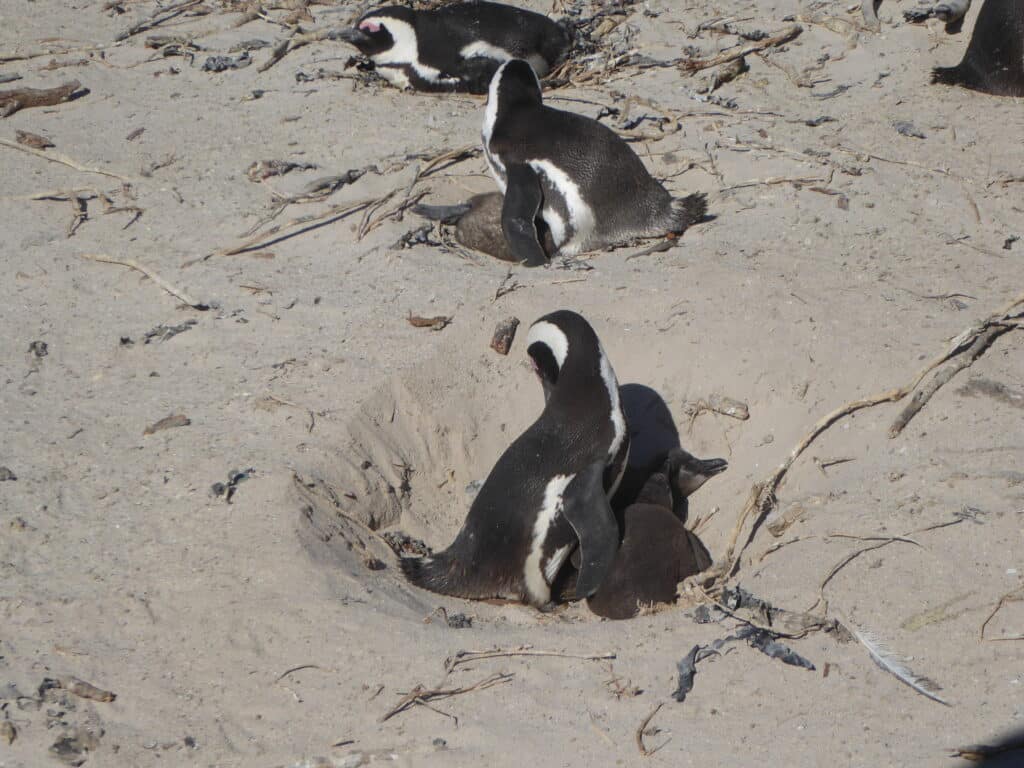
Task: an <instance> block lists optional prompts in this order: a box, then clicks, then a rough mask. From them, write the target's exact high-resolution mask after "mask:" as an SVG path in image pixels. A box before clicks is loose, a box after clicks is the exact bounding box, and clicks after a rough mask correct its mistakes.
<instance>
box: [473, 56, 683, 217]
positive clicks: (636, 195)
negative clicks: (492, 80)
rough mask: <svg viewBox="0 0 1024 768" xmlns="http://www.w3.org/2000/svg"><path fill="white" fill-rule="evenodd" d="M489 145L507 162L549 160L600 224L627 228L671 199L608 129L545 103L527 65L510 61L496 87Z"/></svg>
mask: <svg viewBox="0 0 1024 768" xmlns="http://www.w3.org/2000/svg"><path fill="white" fill-rule="evenodd" d="M489 149H490V151H491V153H492V154H494V155H496V156H497V157H498V158H500V160H501V161H502V163H504V164H505V165H506V166H507V165H509V164H511V163H525V162H527V161H529V160H535V159H538V158H544V159H550V160H551V162H552V163H554V164H555V165H556V166H558V167H559V168H561V169H562V170H563V171H565V172H566V173H567V174H568V175H569V176H570V177H571V178H572V180H573V181H574V182H575V183H576V185H577V186H578V187H579V189H580V193H581V194H582V196H583V199H584V200H585V201H587V203H589V204H590V205H591V207H593V208H594V209H595V212H596V213H597V214H598V215H599V216H600V217H601V219H602V222H601V225H602V227H604V228H608V229H614V228H616V227H618V226H620V224H619V222H621V226H622V227H623V228H626V229H629V228H631V227H632V223H633V222H635V221H636V220H637V219H638V218H640V219H642V218H650V219H656V218H657V217H659V216H660V215H663V213H664V211H666V210H667V209H668V208H669V207H670V206H671V202H672V197H671V195H670V194H669V193H668V191H666V190H665V188H664V187H662V186H661V184H659V183H658V182H657V180H655V179H654V178H653V177H652V176H651V175H650V173H648V171H647V168H646V167H644V164H643V162H642V161H641V160H640V158H639V157H637V155H636V153H635V152H633V150H632V149H630V147H629V145H628V144H627V143H626V142H625V141H624V140H623V139H622V138H620V137H619V136H618V135H617V134H616V133H615V132H614V131H613V130H612V129H611V128H609V127H607V126H606V125H602V124H601V123H599V122H598V121H597V120H593V119H591V118H589V117H586V116H585V115H577V114H575V113H573V112H564V111H562V110H560V109H553V108H551V107H548V106H545V105H544V104H543V102H542V98H541V92H540V85H539V83H538V82H537V78H536V75H534V74H533V71H532V69H531V68H530V66H529V64H527V63H526V62H523V61H510V62H508V64H506V65H505V68H504V69H503V70H502V73H501V81H500V83H499V85H498V109H497V115H496V119H495V125H494V129H493V131H492V133H491V140H490V145H489Z"/></svg>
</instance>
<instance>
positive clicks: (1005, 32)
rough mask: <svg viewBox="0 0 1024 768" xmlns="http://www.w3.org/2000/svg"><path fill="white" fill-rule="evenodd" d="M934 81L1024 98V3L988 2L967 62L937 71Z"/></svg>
mask: <svg viewBox="0 0 1024 768" xmlns="http://www.w3.org/2000/svg"><path fill="white" fill-rule="evenodd" d="M968 5H969V3H968ZM932 82H933V83H941V84H943V85H959V86H961V87H963V88H969V89H971V90H973V91H982V92H984V93H990V94H992V95H993V96H1024V0H985V2H984V4H983V5H982V6H981V10H980V11H978V19H977V21H975V22H974V31H973V32H971V42H970V43H969V44H968V45H967V52H966V53H965V54H964V57H963V59H962V60H961V61H960V63H959V64H957V65H956V66H955V67H936V68H935V69H933V70H932Z"/></svg>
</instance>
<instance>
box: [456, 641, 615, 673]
mask: <svg viewBox="0 0 1024 768" xmlns="http://www.w3.org/2000/svg"><path fill="white" fill-rule="evenodd" d="M507 656H555V657H558V658H560V659H583V660H584V661H604V660H607V659H614V658H615V654H614V653H585V654H579V653H562V652H561V651H537V650H534V649H533V648H530V647H529V646H524V647H522V648H508V649H495V650H493V651H457V652H456V653H455V655H454V656H449V657H448V658H447V659H445V662H444V668H445V670H446V671H448V672H451V671H452V670H453V669H455V668H456V667H457V666H459V665H460V664H469V663H470V662H472V661H480V660H481V659H497V658H503V657H507Z"/></svg>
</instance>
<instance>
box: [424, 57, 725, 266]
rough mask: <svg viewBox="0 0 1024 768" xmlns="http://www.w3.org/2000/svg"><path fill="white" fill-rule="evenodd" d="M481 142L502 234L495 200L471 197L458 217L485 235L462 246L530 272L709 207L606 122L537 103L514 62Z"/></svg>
mask: <svg viewBox="0 0 1024 768" xmlns="http://www.w3.org/2000/svg"><path fill="white" fill-rule="evenodd" d="M483 144H484V153H485V155H486V157H487V164H488V166H489V167H490V169H491V173H492V174H493V176H494V178H495V180H496V181H497V182H498V187H499V188H500V189H501V192H502V194H503V195H504V198H503V200H502V205H501V218H500V235H499V232H498V224H499V222H498V221H495V220H494V217H493V213H494V210H495V208H496V201H495V198H486V199H483V198H475V199H474V200H475V202H471V203H470V206H469V209H468V212H466V213H465V216H467V217H469V219H470V222H471V223H472V226H470V224H467V225H465V228H466V229H467V230H469V229H472V230H473V231H474V232H478V233H484V234H485V235H486V236H481V237H479V238H477V239H476V240H475V241H474V244H470V243H468V242H467V243H464V244H465V245H469V246H470V247H473V248H477V249H478V250H482V251H484V252H486V253H490V254H492V255H495V256H497V257H498V258H506V256H510V257H511V258H509V259H508V260H511V261H517V262H522V263H523V264H525V265H526V266H528V267H536V266H540V265H542V264H546V263H547V261H548V259H549V258H550V257H552V256H553V255H555V254H556V253H557V254H560V255H564V256H574V255H576V254H578V253H580V252H581V251H585V250H597V249H601V248H610V247H613V246H617V245H626V244H629V243H631V242H634V241H636V240H638V239H641V238H646V237H658V236H661V235H666V234H670V233H674V234H679V233H682V232H683V231H685V230H686V228H687V227H688V226H690V224H692V223H694V222H695V221H699V220H700V219H701V218H703V216H704V214H705V211H706V208H707V205H706V201H705V196H704V195H703V194H694V195H690V196H688V197H685V198H683V199H681V200H673V199H672V196H671V195H670V194H669V193H668V192H667V191H666V190H665V188H664V187H663V186H662V185H661V184H660V183H659V182H658V181H657V180H655V179H654V178H653V177H652V176H651V175H650V174H649V173H648V172H647V169H646V168H645V167H644V164H643V163H642V162H641V161H640V158H639V157H637V156H636V153H635V152H633V150H632V149H630V147H629V145H628V144H627V143H626V142H625V141H623V140H622V139H621V138H620V137H619V136H617V135H616V134H615V132H614V131H612V130H611V129H610V128H608V127H607V126H604V125H602V124H601V123H599V122H597V121H596V120H592V119H590V118H589V117H585V116H583V115H577V114H574V113H572V112H563V111H561V110H557V109H552V108H551V107H546V106H544V104H543V102H542V100H541V91H540V82H539V81H538V80H537V76H536V75H535V74H534V72H533V70H532V69H531V68H530V65H529V64H527V63H526V62H524V61H520V60H518V59H516V60H513V61H509V62H506V63H504V64H502V65H501V66H500V67H499V68H498V71H497V72H496V73H495V75H494V79H493V80H491V86H490V89H489V92H488V96H487V108H486V110H485V112H484V124H483ZM428 210H429V209H428V208H421V209H420V212H421V213H423V212H424V211H428ZM445 211H447V213H448V215H451V216H458V215H459V213H458V210H457V209H455V208H452V207H448V208H447V209H445V208H441V207H438V208H436V209H435V211H434V212H435V213H438V214H440V213H443V212H445ZM427 215H429V213H428V214H427ZM459 224H460V225H462V221H461V220H460V221H459ZM502 240H504V242H502Z"/></svg>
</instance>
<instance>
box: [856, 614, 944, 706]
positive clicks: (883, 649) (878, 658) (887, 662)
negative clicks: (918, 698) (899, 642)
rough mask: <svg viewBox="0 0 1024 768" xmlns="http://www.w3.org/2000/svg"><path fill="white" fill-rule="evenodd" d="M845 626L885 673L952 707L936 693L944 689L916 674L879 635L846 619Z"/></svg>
mask: <svg viewBox="0 0 1024 768" xmlns="http://www.w3.org/2000/svg"><path fill="white" fill-rule="evenodd" d="M843 624H844V625H845V626H846V628H847V629H849V630H850V632H852V633H853V636H854V637H855V638H857V641H858V642H859V643H860V644H861V645H863V646H864V647H865V648H867V650H868V653H869V654H870V655H871V659H872V661H874V662H875V664H877V665H878V666H879V667H881V668H882V669H883V670H884V671H886V672H888V673H889V674H890V675H892V676H893V677H895V678H896V679H897V680H899V681H900V682H901V683H904V684H905V685H909V686H910V687H911V688H913V689H914V690H915V691H917V692H918V693H920V694H921V695H922V696H927V697H928V698H929V699H931V700H932V701H937V702H939V704H945V705H946V706H947V707H948V706H950V704H949V702H948V701H946V700H945V699H942V698H940V697H939V696H938V694H937V693H936V691H941V690H942V688H941V687H939V686H938V685H937V684H936V683H935V681H933V680H930V679H929V678H927V677H922V676H921V675H918V674H917V673H915V672H914V671H913V670H912V669H911V668H910V667H908V666H907V665H906V663H905V662H904V661H902V660H901V659H899V658H898V657H897V656H896V655H894V654H893V652H892V651H891V650H890V649H889V648H888V646H886V644H885V643H884V642H883V641H882V640H881V639H880V638H879V637H878V636H877V635H875V634H874V633H872V632H869V631H867V630H865V629H860V628H858V627H856V626H855V625H854V624H853V623H852V622H850V621H847V620H845V619H844V620H843Z"/></svg>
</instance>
